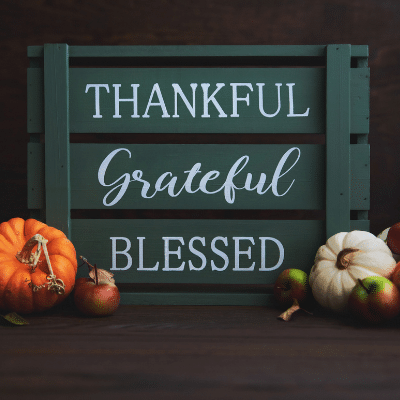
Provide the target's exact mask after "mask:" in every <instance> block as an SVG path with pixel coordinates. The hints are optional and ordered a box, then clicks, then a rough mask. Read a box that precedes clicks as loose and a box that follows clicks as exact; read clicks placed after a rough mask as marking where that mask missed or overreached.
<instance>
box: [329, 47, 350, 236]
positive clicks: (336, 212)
mask: <svg viewBox="0 0 400 400" xmlns="http://www.w3.org/2000/svg"><path fill="white" fill-rule="evenodd" d="M350 57H351V47H350V45H328V46H327V54H326V58H327V62H326V235H327V238H329V237H330V236H332V235H334V234H335V233H338V232H348V231H349V230H350Z"/></svg>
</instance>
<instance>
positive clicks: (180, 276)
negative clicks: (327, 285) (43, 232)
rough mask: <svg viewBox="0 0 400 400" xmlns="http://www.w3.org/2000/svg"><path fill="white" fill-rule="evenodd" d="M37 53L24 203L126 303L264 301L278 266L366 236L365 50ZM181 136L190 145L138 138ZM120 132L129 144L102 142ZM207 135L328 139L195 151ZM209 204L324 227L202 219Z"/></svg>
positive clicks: (307, 261)
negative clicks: (144, 214) (137, 138)
mask: <svg viewBox="0 0 400 400" xmlns="http://www.w3.org/2000/svg"><path fill="white" fill-rule="evenodd" d="M28 57H29V60H30V66H29V68H28V131H29V133H30V134H31V141H30V143H29V145H28V207H29V209H30V210H31V213H32V217H34V218H37V219H42V220H43V221H44V222H46V223H47V224H49V225H52V226H54V227H57V228H58V229H61V230H63V231H64V232H65V233H66V234H67V235H68V236H69V237H70V238H71V240H72V242H73V243H74V245H75V247H76V250H77V254H78V255H81V254H82V255H84V256H85V257H86V258H88V259H89V260H93V262H96V263H97V265H98V266H101V268H104V269H109V270H110V271H111V272H113V273H114V277H115V278H116V282H117V284H118V285H119V287H120V290H121V292H122V293H121V294H122V302H125V303H130V304H247V305H249V304H266V303H267V302H268V301H269V300H270V297H271V288H272V285H273V283H274V282H275V280H276V278H277V276H278V275H279V273H280V272H281V271H282V270H283V269H286V268H300V269H303V270H305V271H306V272H308V271H309V270H310V268H311V266H312V265H313V259H314V256H315V253H316V251H317V249H318V247H319V246H321V245H322V244H324V242H325V241H326V239H327V237H329V236H331V235H333V234H335V233H337V232H340V231H349V230H353V229H361V230H368V229H369V221H368V209H369V145H368V139H367V138H368V136H367V135H368V131H369V69H368V67H367V59H368V48H367V46H351V45H327V46H160V47H158V46H114V47H107V46H105V47H102V46H92V47H86V46H68V45H66V44H46V45H44V46H32V47H29V48H28ZM175 133H179V134H181V135H185V138H187V139H186V140H185V144H172V143H170V144H165V143H158V144H157V143H153V142H152V140H151V139H150V140H148V141H147V143H146V144H140V143H135V142H134V140H132V141H131V140H129V134H132V137H134V135H133V134H142V135H143V134H145V135H148V136H149V138H151V137H152V134H166V135H171V134H175ZM75 134H77V135H79V134H95V137H96V139H95V141H93V140H92V141H91V142H90V143H89V142H87V143H77V142H73V141H72V143H71V140H70V138H71V137H72V135H75ZM112 134H125V135H126V136H124V137H126V138H127V139H125V140H124V141H123V143H118V142H116V141H113V140H112V141H111V142H110V140H108V141H106V142H105V141H103V140H102V136H103V135H104V136H107V137H108V138H109V137H110V135H112ZM199 134H213V135H224V134H236V138H237V137H241V136H242V135H243V136H244V135H251V134H276V135H281V136H279V137H283V138H284V137H285V136H286V137H287V135H286V134H291V135H292V137H293V135H300V136H301V135H305V134H313V135H311V136H312V137H322V138H323V140H322V141H321V140H319V141H318V143H301V144H296V143H293V144H290V143H287V141H286V142H285V141H282V142H281V143H279V140H278V143H277V142H276V141H274V143H273V144H266V143H252V144H238V143H224V144H215V143H209V144H203V143H202V144H195V143H192V142H191V137H192V136H193V135H199ZM89 136H90V135H89ZM153 136H154V135H153ZM300 136H299V137H300ZM90 137H93V135H92V136H90ZM146 137H147V136H146ZM71 210H80V215H81V216H80V218H71ZM85 210H87V212H86V213H87V214H85ZM96 210H97V211H96ZM127 210H191V211H190V212H192V213H193V212H195V213H196V216H197V217H196V218H189V219H187V218H162V219H157V218H150V219H149V218H146V219H143V218H125V217H122V218H121V215H124V214H123V213H124V211H127ZM207 210H237V212H238V213H239V212H240V211H241V210H260V211H261V210H276V211H277V212H279V213H280V214H279V215H282V212H283V211H282V210H323V214H324V218H322V219H309V218H306V219H293V218H286V219H285V217H283V218H281V219H269V220H265V219H258V218H257V219H243V218H230V219H221V218H218V219H210V218H199V217H198V216H199V215H200V216H201V215H202V214H201V213H204V212H206V211H207ZM104 212H105V213H107V218H103V217H102V216H103V215H104V214H102V213H104ZM82 213H83V214H82ZM93 213H94V214H93ZM110 213H111V214H110ZM113 213H115V215H116V217H115V218H114V217H112V215H113ZM121 213H122V214H121ZM128 214H129V213H128ZM82 215H84V216H85V217H84V218H83V217H82ZM93 215H94V218H93ZM110 215H111V218H110ZM230 215H232V214H230ZM291 215H293V214H291Z"/></svg>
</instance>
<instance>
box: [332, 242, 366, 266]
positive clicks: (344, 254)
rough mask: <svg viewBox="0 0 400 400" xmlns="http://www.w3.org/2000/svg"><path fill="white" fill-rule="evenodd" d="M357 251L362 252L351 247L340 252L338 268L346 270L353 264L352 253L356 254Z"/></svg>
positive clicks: (337, 262)
mask: <svg viewBox="0 0 400 400" xmlns="http://www.w3.org/2000/svg"><path fill="white" fill-rule="evenodd" d="M357 251H360V250H359V249H354V248H351V247H347V248H345V249H343V250H342V251H340V252H339V254H338V256H337V260H336V266H337V267H338V268H339V269H346V268H348V266H349V265H350V263H351V260H352V259H353V255H352V253H355V252H357Z"/></svg>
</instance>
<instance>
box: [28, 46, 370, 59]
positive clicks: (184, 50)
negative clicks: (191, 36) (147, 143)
mask: <svg viewBox="0 0 400 400" xmlns="http://www.w3.org/2000/svg"><path fill="white" fill-rule="evenodd" d="M69 47H70V57H72V58H73V57H80V58H93V57H110V58H113V57H118V58H119V57H122V58H125V57H137V58H142V57H149V56H152V57H242V56H246V57H256V56H262V57H278V56H281V57H299V56H302V57H304V56H306V57H323V56H325V51H326V45H303V46H297V45H281V46H275V45H248V46H235V45H228V46H220V45H205V46H201V45H198V46H186V45H176V46H175V45H171V46H69ZM352 55H353V56H354V57H368V46H366V45H352ZM28 57H43V46H29V47H28Z"/></svg>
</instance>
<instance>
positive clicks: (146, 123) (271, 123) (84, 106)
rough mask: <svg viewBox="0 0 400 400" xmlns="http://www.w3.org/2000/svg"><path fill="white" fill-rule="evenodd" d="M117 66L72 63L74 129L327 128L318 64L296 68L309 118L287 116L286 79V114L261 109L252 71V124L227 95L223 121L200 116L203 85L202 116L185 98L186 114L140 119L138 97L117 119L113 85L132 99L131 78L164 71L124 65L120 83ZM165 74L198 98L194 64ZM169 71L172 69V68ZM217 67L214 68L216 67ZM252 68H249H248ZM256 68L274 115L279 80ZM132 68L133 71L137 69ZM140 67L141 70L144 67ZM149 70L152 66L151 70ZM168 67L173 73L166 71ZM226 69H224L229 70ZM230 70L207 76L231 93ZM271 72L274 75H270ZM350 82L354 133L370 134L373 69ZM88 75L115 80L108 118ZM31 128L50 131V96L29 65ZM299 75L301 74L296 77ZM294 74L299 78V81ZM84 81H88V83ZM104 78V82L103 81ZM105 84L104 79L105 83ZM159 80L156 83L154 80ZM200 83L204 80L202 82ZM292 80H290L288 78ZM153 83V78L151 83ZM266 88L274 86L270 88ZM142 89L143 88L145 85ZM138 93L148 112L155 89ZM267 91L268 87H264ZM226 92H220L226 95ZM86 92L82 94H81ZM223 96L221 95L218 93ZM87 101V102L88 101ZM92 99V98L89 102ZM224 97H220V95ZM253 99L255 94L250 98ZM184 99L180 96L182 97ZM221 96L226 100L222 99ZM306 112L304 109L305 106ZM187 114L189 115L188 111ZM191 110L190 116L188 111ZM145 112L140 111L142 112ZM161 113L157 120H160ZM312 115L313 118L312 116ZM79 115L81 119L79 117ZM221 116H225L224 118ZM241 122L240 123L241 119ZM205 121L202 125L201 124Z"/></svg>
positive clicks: (38, 71) (356, 72)
mask: <svg viewBox="0 0 400 400" xmlns="http://www.w3.org/2000/svg"><path fill="white" fill-rule="evenodd" d="M111 70H113V69H111V68H108V69H102V68H97V69H90V68H86V69H83V68H72V69H70V73H71V74H72V78H70V81H71V79H72V82H74V77H76V80H75V81H76V82H75V84H74V83H72V84H71V85H73V86H74V87H76V90H72V92H71V126H70V132H71V133H74V132H75V133H83V132H95V133H101V132H106V133H109V132H111V131H112V132H115V133H117V132H118V133H123V132H125V133H133V132H135V131H136V132H140V133H142V132H148V133H156V132H174V133H176V132H183V133H188V132H190V131H192V132H200V133H204V132H207V133H210V132H231V131H232V132H235V131H237V132H239V133H245V134H248V133H257V132H264V133H278V132H282V133H290V132H292V133H301V132H304V133H321V134H324V133H325V109H324V108H323V104H324V103H325V96H326V95H325V91H326V89H325V80H326V78H325V70H324V69H313V68H305V69H303V71H301V72H299V71H296V74H297V75H299V77H300V78H301V79H302V80H303V82H305V85H306V88H305V90H306V92H305V93H306V94H307V96H308V97H310V96H311V103H309V102H308V101H305V102H304V104H307V107H310V108H311V110H312V111H311V114H310V117H307V118H300V117H299V118H287V117H286V115H287V113H288V99H287V96H288V87H286V86H285V83H284V84H283V88H281V92H282V100H281V102H282V110H281V111H280V113H279V114H278V115H277V116H276V117H273V118H266V117H263V116H262V115H261V114H260V112H259V110H258V104H259V100H258V92H257V91H258V87H257V86H256V83H257V82H258V81H257V80H256V79H255V77H253V76H252V74H249V75H247V77H248V78H249V79H248V80H250V81H252V82H253V92H250V91H249V90H248V91H249V96H250V94H251V96H252V98H251V102H250V109H251V113H252V116H253V117H256V121H258V122H257V123H256V124H249V123H248V118H249V115H248V111H247V108H249V107H247V106H246V105H245V103H244V102H242V101H238V111H239V112H240V114H239V115H242V117H239V118H232V117H230V116H229V115H230V114H231V113H232V98H230V99H229V98H226V97H225V98H222V99H221V100H222V103H221V107H223V109H225V110H226V114H227V116H228V117H227V118H223V121H218V118H210V119H205V118H201V117H200V118H199V116H200V115H201V113H202V110H201V107H202V102H201V100H202V99H201V98H200V95H201V93H200V92H201V90H202V89H201V87H200V86H199V87H197V89H196V93H197V118H195V119H194V118H193V117H192V116H191V115H190V113H189V111H188V110H187V109H186V107H185V106H184V105H183V103H179V110H181V117H180V118H174V117H170V118H161V116H158V117H155V116H153V117H152V118H148V119H147V120H146V119H144V118H136V119H132V118H131V117H130V116H131V114H132V109H133V106H132V102H128V103H120V110H121V113H120V115H121V118H118V119H116V118H113V117H112V116H113V114H114V111H115V109H114V108H115V107H114V98H113V91H114V88H113V87H112V84H113V83H115V82H119V83H120V84H121V88H120V90H121V96H120V97H121V98H129V97H132V88H131V86H130V85H131V81H133V80H135V82H136V76H137V75H136V73H139V74H140V73H142V75H143V74H144V76H145V77H146V78H147V79H150V81H151V82H152V81H155V78H154V76H152V74H153V73H154V74H155V76H158V73H155V72H154V70H153V69H152V70H151V71H150V72H143V71H144V70H143V69H136V70H132V69H128V68H124V69H123V72H119V71H120V69H115V70H114V71H115V72H114V76H116V79H115V82H114V81H113V80H112V79H111V77H107V78H105V77H104V76H107V74H109V73H110V74H111V73H112V71H111ZM163 70H164V72H163V73H164V74H167V76H168V79H169V81H170V82H169V83H170V84H171V83H173V82H176V81H175V80H173V78H178V79H181V76H182V75H183V76H185V77H186V78H185V80H186V81H187V82H186V83H187V85H186V86H187V87H184V86H183V85H181V86H182V91H183V92H184V93H185V95H186V97H187V98H188V100H189V102H190V103H191V102H192V94H191V90H192V89H191V88H190V86H189V84H190V83H191V81H190V79H191V78H194V75H192V74H193V70H194V69H193V68H190V69H185V68H180V69H170V68H168V69H163ZM167 70H168V71H167ZM211 70H212V72H211ZM246 70H249V69H248V68H246ZM251 70H253V71H255V72H257V76H258V77H260V80H261V82H265V81H266V80H268V81H270V85H268V84H267V85H266V86H265V87H264V88H263V94H264V97H265V104H263V106H264V109H265V111H266V112H269V113H270V114H273V113H274V111H269V110H276V109H277V89H276V87H275V86H274V83H273V82H272V80H271V78H272V77H271V76H269V74H270V73H271V71H272V70H273V69H271V68H268V69H262V68H257V69H251ZM274 70H275V71H274V72H273V74H274V76H275V77H276V79H278V80H279V82H282V78H285V79H290V80H292V79H293V78H294V77H295V76H294V75H293V72H291V71H293V69H291V70H286V72H284V71H282V70H283V69H274ZM131 71H132V72H131ZM138 71H139V72H138ZM146 71H147V70H146ZM166 71H167V72H166ZM223 71H224V72H223ZM225 71H226V70H221V69H218V68H217V69H207V72H206V73H203V77H204V78H207V79H209V78H210V74H211V75H219V76H221V81H222V82H226V87H225V88H224V89H223V91H225V94H226V93H227V92H228V89H227V88H229V80H228V79H227V73H226V72H225ZM132 73H135V75H134V76H135V78H134V79H133V78H132V77H131V76H130V75H131V74H132ZM266 74H268V75H266ZM120 75H122V76H125V80H126V84H125V85H123V84H122V83H121V82H120V81H121V78H120ZM228 76H231V77H232V79H235V78H238V79H239V78H240V79H242V78H243V69H240V68H231V69H229V75H228ZM350 76H351V79H350V85H351V109H350V112H351V133H354V134H367V133H368V132H369V69H368V68H352V69H351V70H350ZM85 77H87V79H89V80H90V81H91V82H93V81H92V78H93V79H94V78H96V79H102V80H103V81H104V80H105V79H106V80H107V82H109V90H110V91H111V93H109V94H108V93H106V92H105V89H104V88H103V89H100V90H102V91H101V92H100V93H101V101H102V103H101V110H103V111H102V114H104V115H102V117H103V118H102V119H96V118H93V114H94V113H95V106H94V97H93V96H94V89H93V88H92V89H90V90H89V91H88V93H85V91H86V83H88V82H86V83H85V80H84V78H85ZM308 78H312V79H313V80H315V83H314V84H313V86H312V87H308V84H307V79H308ZM27 79H28V87H29V90H28V98H27V102H28V132H30V133H43V132H44V122H43V118H44V116H43V111H42V110H43V101H44V95H43V69H42V68H28V76H27ZM296 79H297V78H296ZM296 79H294V80H293V81H296ZM211 80H212V81H214V88H215V87H216V86H215V82H217V80H216V78H213V77H211ZM79 82H81V83H80V85H81V86H82V85H84V86H83V87H81V88H80V89H79ZM82 82H83V83H82ZM218 82H219V81H218ZM97 83H99V82H97ZM103 83H104V82H103ZM153 83H154V82H153ZM199 83H200V81H199ZM286 83H288V82H286ZM170 84H169V85H168V86H167V87H166V88H167V89H168V92H165V88H164V92H161V93H164V94H167V95H168V98H165V100H166V101H167V105H166V106H167V108H168V110H169V115H170V116H171V115H174V109H175V105H174V93H173V92H172V93H170V91H171V85H170ZM149 85H150V84H149V83H147V86H149ZM271 87H272V88H273V89H274V92H273V94H274V96H269V91H270V89H271ZM266 88H269V89H268V90H267V89H266ZM139 89H140V90H139ZM139 89H138V93H139V94H140V95H141V96H142V95H143V97H142V99H141V103H140V104H141V115H143V114H144V111H145V108H146V104H147V102H148V100H149V94H150V91H151V86H150V87H148V88H147V89H146V91H144V89H143V83H142V87H141V88H140V87H139ZM298 89H299V84H297V86H294V87H293V94H294V96H296V97H294V101H295V102H296V103H295V104H294V105H295V106H296V107H301V106H302V104H303V99H301V100H302V101H301V104H300V105H297V104H298V103H297V101H298V100H297V99H299V97H298V96H299V95H301V93H299V92H298ZM311 89H313V90H319V94H318V95H316V94H315V93H314V94H310V92H309V91H310V90H311ZM240 90H242V91H243V96H245V94H246V93H247V92H246V88H245V87H244V88H241V87H239V88H238V91H239V92H238V93H240ZM264 90H265V91H264ZM223 91H222V92H221V93H220V94H223ZM79 94H80V96H79ZM217 98H218V97H217ZM84 99H85V100H87V101H84ZM89 100H90V101H89ZM218 100H219V99H218ZM249 100H250V98H249ZM179 101H181V100H180V98H179ZM219 101H220V100H219ZM154 108H155V109H157V108H158V107H153V109H154ZM156 111H157V112H158V110H155V111H153V110H152V112H151V113H149V115H152V114H153V115H154V113H155V112H156ZM303 111H304V110H303ZM295 112H297V113H301V112H302V111H295ZM182 113H183V114H182ZM185 114H186V117H185V116H184V115H185ZM211 114H215V115H218V113H217V112H216V109H215V108H213V106H212V105H210V116H215V115H211ZM139 115H140V113H139ZM155 118H156V119H155ZM310 118H311V119H312V120H311V121H310ZM75 119H76V120H75ZM220 120H221V119H220ZM227 120H230V121H229V122H228V124H226V122H227ZM238 122H239V123H238ZM199 123H200V125H199ZM215 123H217V124H219V125H220V127H219V128H218V129H216V128H215V125H213V124H215ZM226 125H229V129H231V131H229V129H228V128H227V127H226Z"/></svg>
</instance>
